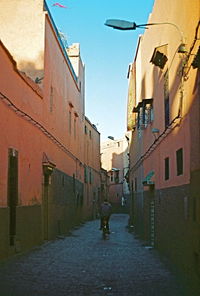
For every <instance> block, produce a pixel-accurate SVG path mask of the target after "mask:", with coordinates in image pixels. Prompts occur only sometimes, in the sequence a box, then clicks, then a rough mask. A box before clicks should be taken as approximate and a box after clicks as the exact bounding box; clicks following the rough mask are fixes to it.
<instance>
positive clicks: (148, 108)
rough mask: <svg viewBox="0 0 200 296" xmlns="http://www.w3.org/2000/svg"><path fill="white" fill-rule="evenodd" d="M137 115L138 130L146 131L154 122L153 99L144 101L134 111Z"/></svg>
mask: <svg viewBox="0 0 200 296" xmlns="http://www.w3.org/2000/svg"><path fill="white" fill-rule="evenodd" d="M133 112H134V113H137V128H138V129H144V128H146V127H147V125H148V124H150V123H151V122H152V121H153V120H154V112H153V99H152V98H151V99H144V100H142V102H140V103H139V104H138V105H137V107H135V108H134V109H133Z"/></svg>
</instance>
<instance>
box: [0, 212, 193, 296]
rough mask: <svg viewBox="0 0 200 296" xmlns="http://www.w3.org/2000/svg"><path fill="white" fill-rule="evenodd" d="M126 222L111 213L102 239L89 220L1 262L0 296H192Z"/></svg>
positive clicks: (93, 223)
mask: <svg viewBox="0 0 200 296" xmlns="http://www.w3.org/2000/svg"><path fill="white" fill-rule="evenodd" d="M127 224H128V216H127V215H126V214H116V215H113V216H112V217H111V221H110V226H111V234H110V236H109V239H107V240H103V238H102V234H101V231H99V230H98V228H99V221H97V220H95V221H90V222H87V223H85V224H84V225H83V226H81V227H80V228H78V229H75V230H73V232H72V234H71V235H70V236H67V237H64V238H60V239H58V240H55V241H53V242H50V243H47V244H44V245H42V246H41V247H38V248H35V249H33V250H32V251H30V252H28V253H26V254H23V255H20V256H19V255H18V256H15V257H14V258H11V259H9V260H7V261H5V262H4V263H1V264H0V296H79V295H80V296H83V295H86V296H101V295H102V296H103V295H106V296H112V295H114V296H193V295H192V294H191V293H189V292H186V290H185V289H184V288H183V286H182V285H181V284H180V282H178V281H177V280H176V279H175V277H174V275H172V273H171V272H170V271H169V270H168V268H167V267H166V266H165V265H164V263H163V262H161V261H160V259H159V257H158V255H157V254H156V252H155V251H154V250H150V249H148V248H145V247H144V246H142V244H141V242H140V241H138V240H136V239H135V238H134V235H133V234H131V233H129V232H128V229H127Z"/></svg>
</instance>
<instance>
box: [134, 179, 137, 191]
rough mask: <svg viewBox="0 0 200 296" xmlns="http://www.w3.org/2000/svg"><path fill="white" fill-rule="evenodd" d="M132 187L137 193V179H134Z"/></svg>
mask: <svg viewBox="0 0 200 296" xmlns="http://www.w3.org/2000/svg"><path fill="white" fill-rule="evenodd" d="M134 187H135V191H137V178H135V180H134Z"/></svg>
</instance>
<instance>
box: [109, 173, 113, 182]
mask: <svg viewBox="0 0 200 296" xmlns="http://www.w3.org/2000/svg"><path fill="white" fill-rule="evenodd" d="M110 181H111V182H113V172H111V173H110Z"/></svg>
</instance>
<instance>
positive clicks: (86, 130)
mask: <svg viewBox="0 0 200 296" xmlns="http://www.w3.org/2000/svg"><path fill="white" fill-rule="evenodd" d="M87 133H88V129H87V126H86V125H85V134H86V135H87Z"/></svg>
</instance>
